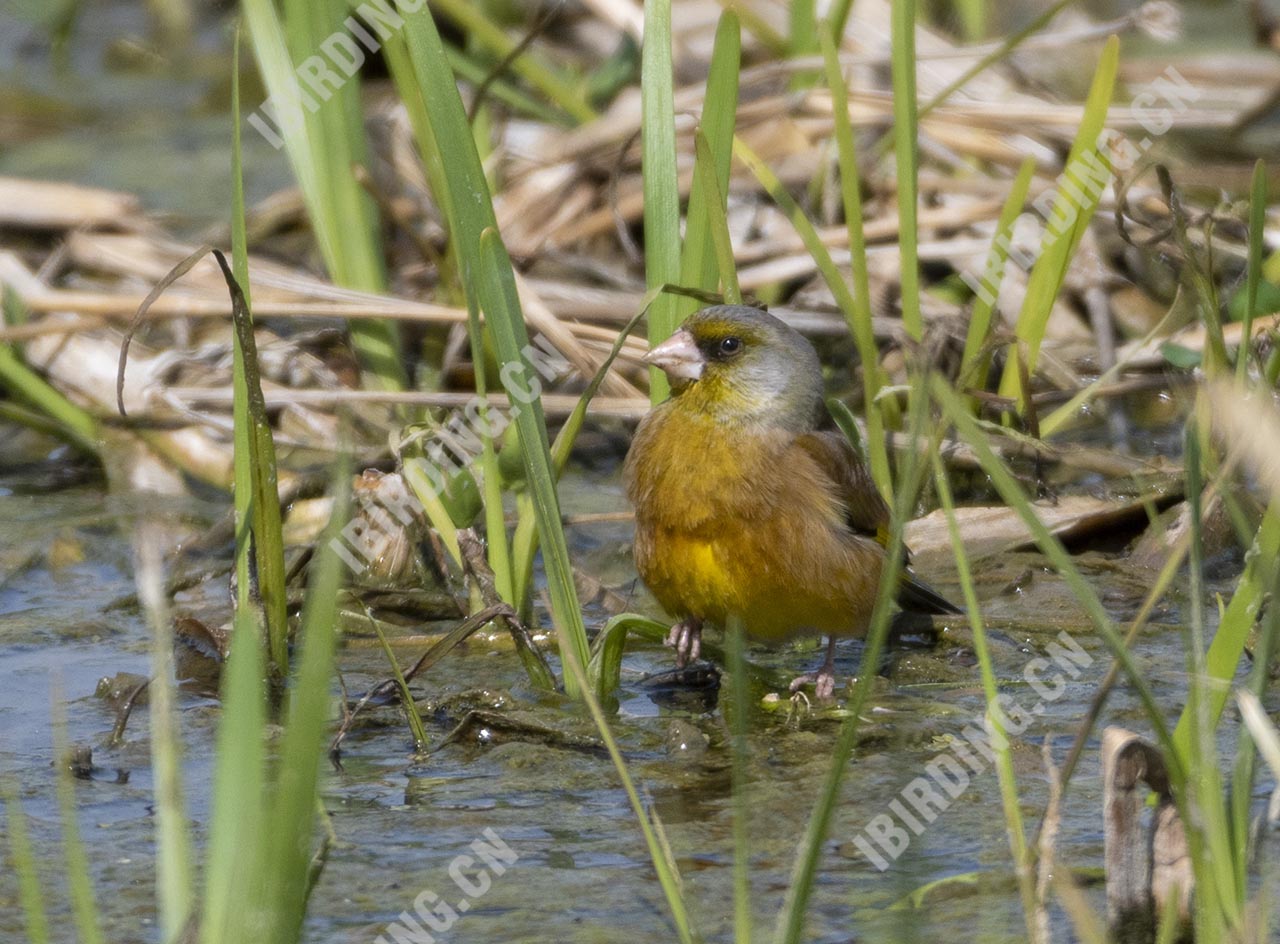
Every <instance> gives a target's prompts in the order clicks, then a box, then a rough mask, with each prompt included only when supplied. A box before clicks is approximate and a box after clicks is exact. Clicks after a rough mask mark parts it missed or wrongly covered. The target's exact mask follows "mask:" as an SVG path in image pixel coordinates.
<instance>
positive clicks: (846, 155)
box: [821, 31, 896, 504]
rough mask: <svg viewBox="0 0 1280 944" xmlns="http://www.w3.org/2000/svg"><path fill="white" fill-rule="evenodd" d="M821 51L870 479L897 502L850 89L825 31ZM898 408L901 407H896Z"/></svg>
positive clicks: (848, 316)
mask: <svg viewBox="0 0 1280 944" xmlns="http://www.w3.org/2000/svg"><path fill="white" fill-rule="evenodd" d="M821 39H822V55H823V58H824V59H825V61H826V75H827V87H828V88H829V89H830V90H831V110H832V115H833V117H834V119H835V128H834V135H835V140H836V155H837V160H838V162H839V164H840V197H841V200H842V202H843V204H844V222H845V228H846V229H847V230H848V231H849V262H850V266H851V268H852V271H853V302H852V307H851V308H849V309H847V310H845V309H844V308H843V306H841V308H842V310H844V314H845V320H846V321H847V322H848V324H849V332H850V333H851V334H852V335H853V342H854V345H855V346H856V347H857V348H858V359H859V360H861V361H862V400H863V402H864V403H865V404H866V419H867V439H868V445H869V447H870V448H869V450H868V454H867V459H868V462H869V464H870V466H871V477H872V478H873V479H874V480H875V483H876V487H877V488H879V489H880V494H881V495H883V496H884V499H885V501H887V502H889V503H890V504H892V503H893V476H892V474H891V473H890V471H889V452H888V447H887V446H886V445H885V438H884V431H885V427H886V426H887V425H889V424H888V423H887V422H886V417H885V415H884V413H883V412H882V411H883V406H882V404H881V403H880V402H879V401H878V397H879V394H880V390H881V388H882V387H883V386H884V384H885V377H884V371H883V369H882V368H881V367H880V349H879V348H878V347H877V346H876V338H875V333H874V331H873V330H872V326H871V280H870V275H869V272H868V269H867V237H866V233H865V231H864V229H863V220H862V174H861V172H860V171H859V170H858V151H857V145H856V141H855V138H854V135H853V123H852V122H851V121H850V119H849V89H848V87H847V86H846V85H845V80H844V74H843V73H842V72H841V71H840V61H839V59H837V58H836V47H835V45H834V44H833V43H832V42H831V38H830V36H829V35H828V31H823V33H822V37H821ZM895 412H896V411H895Z"/></svg>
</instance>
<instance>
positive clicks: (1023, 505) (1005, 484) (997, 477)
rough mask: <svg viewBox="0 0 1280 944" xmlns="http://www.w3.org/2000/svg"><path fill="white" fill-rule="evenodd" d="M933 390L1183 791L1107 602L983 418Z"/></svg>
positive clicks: (1165, 730) (1182, 777) (1169, 743)
mask: <svg viewBox="0 0 1280 944" xmlns="http://www.w3.org/2000/svg"><path fill="white" fill-rule="evenodd" d="M933 394H934V398H935V399H936V400H937V401H938V402H939V403H940V404H941V405H942V407H943V409H944V410H945V412H946V415H947V418H948V420H950V422H951V423H953V424H954V425H955V427H956V433H957V435H958V436H959V438H960V439H961V440H962V441H963V442H965V443H967V444H968V445H969V446H970V447H971V448H972V449H973V451H974V455H975V456H976V457H977V459H978V462H979V464H980V465H981V466H982V469H983V471H984V472H986V474H987V476H988V477H989V478H990V480H991V484H992V486H993V487H994V488H995V490H996V492H997V493H999V495H1000V497H1001V498H1002V499H1003V500H1004V502H1005V504H1007V505H1008V506H1009V507H1010V508H1013V509H1014V510H1015V511H1016V512H1018V516H1019V517H1020V518H1022V520H1023V522H1024V523H1025V524H1026V526H1027V528H1028V530H1029V531H1030V532H1031V536H1032V538H1033V539H1034V540H1035V542H1036V546H1037V547H1039V548H1040V551H1041V552H1042V553H1043V554H1044V555H1045V556H1046V557H1047V558H1048V559H1049V563H1050V564H1052V565H1053V567H1054V569H1055V570H1057V572H1058V573H1059V574H1061V575H1062V578H1063V580H1064V581H1065V582H1066V584H1067V586H1068V587H1069V588H1070V590H1071V593H1072V595H1073V596H1074V597H1075V598H1076V600H1077V602H1079V604H1080V605H1081V607H1082V608H1083V609H1084V611H1085V612H1086V614H1088V616H1089V619H1090V621H1091V622H1092V623H1093V625H1094V627H1095V628H1096V629H1097V630H1098V634H1099V636H1101V637H1102V639H1103V641H1104V642H1105V643H1106V644H1107V648H1108V649H1109V650H1110V651H1111V654H1112V655H1113V656H1114V657H1115V658H1116V659H1117V660H1118V661H1119V662H1120V666H1121V669H1122V670H1123V672H1124V674H1125V677H1126V678H1127V679H1128V681H1129V684H1130V685H1132V686H1133V689H1134V691H1135V692H1136V694H1137V696H1138V699H1139V701H1140V702H1141V703H1142V707H1143V710H1144V711H1145V712H1146V714H1147V718H1148V720H1149V721H1150V723H1151V727H1152V730H1153V731H1154V733H1155V735H1156V739H1157V740H1158V741H1159V744H1160V748H1161V750H1162V751H1164V752H1165V755H1166V757H1167V759H1168V762H1169V776H1170V780H1171V782H1172V783H1173V784H1174V787H1175V791H1177V790H1180V789H1181V785H1182V784H1183V783H1185V782H1186V771H1185V768H1184V767H1183V765H1182V763H1181V761H1180V759H1179V757H1178V756H1175V751H1174V749H1173V738H1172V735H1171V734H1170V731H1169V726H1168V724H1167V723H1166V722H1165V718H1164V714H1163V712H1162V711H1161V710H1160V706H1159V705H1158V704H1157V703H1156V700H1155V696H1154V695H1153V694H1152V692H1151V687H1150V685H1149V684H1148V683H1147V680H1146V677H1145V676H1144V675H1143V674H1142V671H1141V669H1139V667H1138V665H1137V663H1136V662H1135V661H1134V659H1133V654H1132V653H1131V652H1129V650H1128V649H1127V648H1126V647H1125V645H1124V641H1123V640H1122V639H1121V638H1120V636H1119V634H1117V633H1116V630H1115V627H1114V625H1113V624H1112V622H1111V618H1110V617H1109V616H1107V612H1106V610H1105V609H1104V608H1103V606H1102V601H1101V600H1099V599H1098V595H1097V593H1096V592H1095V591H1094V589H1093V587H1092V586H1091V585H1090V584H1089V582H1088V581H1087V580H1085V579H1084V577H1083V575H1081V573H1080V571H1079V569H1078V568H1077V567H1076V566H1075V562H1074V561H1073V560H1072V559H1071V555H1070V554H1068V553H1067V551H1066V548H1064V547H1063V546H1062V543H1061V542H1060V541H1059V540H1058V539H1057V538H1056V537H1054V536H1053V534H1052V533H1051V532H1050V531H1049V529H1048V528H1046V527H1045V525H1044V523H1043V522H1042V521H1041V520H1040V518H1039V517H1038V516H1037V515H1036V511H1035V508H1034V506H1033V505H1032V504H1031V501H1030V499H1028V498H1027V496H1026V495H1025V494H1024V493H1023V491H1022V488H1021V486H1019V484H1018V482H1017V480H1016V479H1015V478H1014V476H1013V473H1011V472H1010V471H1009V469H1008V467H1007V466H1006V465H1005V464H1004V462H1003V461H1001V459H1000V458H999V457H998V456H997V455H996V454H995V452H994V451H993V450H992V448H991V445H990V444H989V443H988V442H987V439H986V436H984V435H983V434H982V432H981V430H980V429H979V428H978V425H977V422H976V421H975V420H974V419H973V417H971V416H970V415H969V414H968V412H967V410H965V409H963V406H962V403H961V401H960V399H959V397H958V396H957V395H956V394H955V393H954V392H952V391H951V389H950V388H949V387H947V386H946V385H945V384H944V383H943V382H941V380H937V379H936V380H935V383H934V384H933Z"/></svg>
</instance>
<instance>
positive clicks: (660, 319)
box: [640, 0, 680, 403]
mask: <svg viewBox="0 0 1280 944" xmlns="http://www.w3.org/2000/svg"><path fill="white" fill-rule="evenodd" d="M673 69H674V67H673V65H672V61H671V0H645V4H644V47H643V49H642V51H641V64H640V101H641V106H640V107H641V123H640V143H641V147H642V150H643V156H642V159H641V168H642V171H643V174H644V278H645V285H646V286H647V287H648V288H649V289H653V288H655V287H656V286H659V285H662V284H663V283H666V282H678V281H680V189H679V181H678V178H677V176H676V126H675V109H676V106H675V92H674V90H673V89H672V82H673V81H674V71H673ZM678 323H679V322H678V305H677V300H676V299H675V298H673V297H670V296H667V295H662V296H660V297H659V298H658V299H657V300H656V301H655V302H654V303H653V306H652V307H651V308H650V309H649V343H650V344H657V343H658V342H660V341H665V340H666V339H667V338H668V337H670V336H671V335H672V333H674V332H675V330H676V327H677V326H678ZM668 391H669V385H668V383H667V377H666V374H664V373H663V372H662V371H660V370H658V369H657V368H656V367H651V368H650V369H649V397H650V399H651V400H652V402H654V403H660V402H662V401H663V400H665V399H666V398H667V393H668Z"/></svg>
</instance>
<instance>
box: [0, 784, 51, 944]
mask: <svg viewBox="0 0 1280 944" xmlns="http://www.w3.org/2000/svg"><path fill="white" fill-rule="evenodd" d="M0 799H3V800H4V826H5V833H6V834H7V835H8V837H9V861H10V862H11V863H12V868H13V871H14V872H15V873H16V874H17V877H18V898H19V900H20V901H21V902H22V914H23V918H24V920H25V921H26V928H27V941H28V942H29V944H49V918H48V915H46V914H45V910H44V890H43V889H42V888H41V887H40V873H39V871H38V870H37V868H36V857H35V851H34V850H33V849H32V848H31V837H30V835H29V834H28V831H27V814H26V813H25V812H24V811H23V809H22V799H21V798H20V797H19V796H18V788H17V786H16V785H15V784H14V782H13V781H12V780H11V779H10V778H9V777H7V776H4V777H0Z"/></svg>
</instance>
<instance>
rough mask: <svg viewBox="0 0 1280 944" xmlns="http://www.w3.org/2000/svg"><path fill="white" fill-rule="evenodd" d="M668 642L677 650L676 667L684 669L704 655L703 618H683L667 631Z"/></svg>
mask: <svg viewBox="0 0 1280 944" xmlns="http://www.w3.org/2000/svg"><path fill="white" fill-rule="evenodd" d="M666 644H667V645H668V646H670V647H671V648H673V649H675V651H676V668H677V669H683V668H684V667H685V666H686V665H688V664H689V663H690V662H696V661H697V660H698V657H699V656H700V655H702V620H700V619H693V618H692V617H690V618H689V619H686V620H681V621H680V622H678V623H676V624H675V625H674V626H672V627H671V632H669V633H667V640H666Z"/></svg>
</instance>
